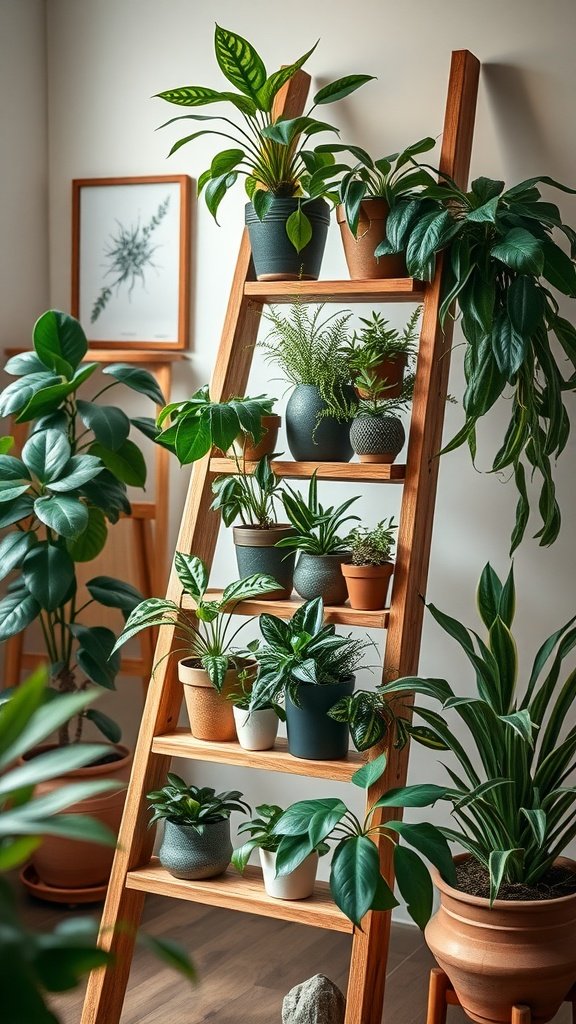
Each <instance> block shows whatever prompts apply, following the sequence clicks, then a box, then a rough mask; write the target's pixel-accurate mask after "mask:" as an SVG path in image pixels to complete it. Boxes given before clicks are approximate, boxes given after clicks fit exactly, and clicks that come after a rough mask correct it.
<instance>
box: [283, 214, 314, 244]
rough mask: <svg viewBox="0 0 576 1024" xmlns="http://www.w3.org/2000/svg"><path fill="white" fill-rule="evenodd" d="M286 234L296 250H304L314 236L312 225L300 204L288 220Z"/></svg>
mask: <svg viewBox="0 0 576 1024" xmlns="http://www.w3.org/2000/svg"><path fill="white" fill-rule="evenodd" d="M286 234H287V235H288V238H289V239H290V241H291V242H292V245H293V246H294V248H295V249H296V252H302V249H304V248H305V247H306V246H307V245H308V243H309V241H310V240H311V238H312V225H311V223H310V221H309V219H308V217H307V216H306V214H305V213H303V211H302V208H301V206H300V205H298V209H296V210H294V213H291V214H290V216H289V217H288V220H287V221H286Z"/></svg>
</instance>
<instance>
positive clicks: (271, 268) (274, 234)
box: [245, 199, 330, 281]
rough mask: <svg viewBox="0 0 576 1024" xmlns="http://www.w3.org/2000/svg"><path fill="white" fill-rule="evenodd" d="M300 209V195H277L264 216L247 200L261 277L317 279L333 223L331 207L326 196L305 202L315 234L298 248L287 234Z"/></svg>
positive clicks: (256, 263)
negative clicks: (261, 217) (288, 224)
mask: <svg viewBox="0 0 576 1024" xmlns="http://www.w3.org/2000/svg"><path fill="white" fill-rule="evenodd" d="M297 209H298V199H273V200H272V205H271V207H270V209H269V211H268V213H267V214H266V216H265V217H264V219H263V220H260V219H259V217H257V216H256V213H255V211H254V207H253V206H252V203H247V204H246V214H245V219H246V227H247V228H248V234H249V235H250V246H251V248H252V260H253V262H254V270H255V271H256V277H257V279H258V280H259V281H286V280H289V281H299V280H301V279H307V280H309V281H317V280H318V277H319V276H320V267H321V266H322V257H323V255H324V249H325V248H326V236H327V234H328V225H329V223H330V207H329V206H328V203H326V202H325V201H324V200H323V199H313V200H312V202H310V203H305V204H304V205H303V206H302V210H303V212H304V213H305V214H306V216H307V217H308V220H309V221H310V224H311V225H312V238H311V239H310V241H309V242H308V245H305V246H304V248H303V249H302V250H301V251H300V252H297V251H296V249H295V248H294V246H293V245H292V242H291V241H290V239H289V238H288V235H287V234H286V221H287V220H288V217H290V215H291V214H292V213H294V211H295V210H297Z"/></svg>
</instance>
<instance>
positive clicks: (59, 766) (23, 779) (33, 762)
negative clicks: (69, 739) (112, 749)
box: [0, 743, 109, 815]
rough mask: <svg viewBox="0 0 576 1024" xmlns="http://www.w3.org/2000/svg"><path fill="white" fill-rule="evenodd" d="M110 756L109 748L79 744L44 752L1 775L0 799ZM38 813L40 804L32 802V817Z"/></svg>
mask: <svg viewBox="0 0 576 1024" xmlns="http://www.w3.org/2000/svg"><path fill="white" fill-rule="evenodd" d="M107 753H109V749H108V747H106V746H105V745H104V744H102V743H78V744H71V745H70V746H68V747H57V748H55V749H53V750H45V751H43V752H42V753H41V754H38V756H36V757H33V758H31V759H30V760H27V761H25V762H24V763H23V764H20V765H18V766H17V767H16V768H12V769H11V770H10V771H9V772H6V773H5V774H4V775H2V776H0V796H2V797H5V796H6V795H7V794H9V793H15V792H16V790H18V789H21V788H23V787H24V786H37V785H38V783H39V782H46V781H48V780H49V779H57V778H58V777H59V776H61V775H67V774H68V773H69V772H73V771H75V770H76V769H77V768H83V767H85V765H87V764H90V763H91V762H93V761H95V760H97V758H99V757H103V756H104V755H105V754H107ZM73 802H74V799H72V800H70V801H69V802H68V803H65V804H63V805H62V806H64V807H67V806H69V805H70V803H73ZM36 810H37V804H36V803H35V802H32V807H31V813H32V815H34V814H35V813H36Z"/></svg>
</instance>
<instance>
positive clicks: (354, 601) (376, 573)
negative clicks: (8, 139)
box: [342, 562, 394, 612]
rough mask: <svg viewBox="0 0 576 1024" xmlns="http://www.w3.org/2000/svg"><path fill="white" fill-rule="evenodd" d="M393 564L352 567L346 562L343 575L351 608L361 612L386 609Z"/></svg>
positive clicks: (343, 566)
mask: <svg viewBox="0 0 576 1024" xmlns="http://www.w3.org/2000/svg"><path fill="white" fill-rule="evenodd" d="M393 572H394V563H393V562H384V564H383V565H352V563H351V562H345V563H344V564H343V565H342V573H343V575H344V579H345V580H346V586H347V588H348V597H349V598H350V607H351V608H357V609H358V610H359V611H366V612H368V611H378V609H380V608H385V607H386V602H387V599H388V588H389V586H390V578H391V576H392V573H393Z"/></svg>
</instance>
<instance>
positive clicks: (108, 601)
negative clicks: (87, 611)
mask: <svg viewBox="0 0 576 1024" xmlns="http://www.w3.org/2000/svg"><path fill="white" fill-rule="evenodd" d="M86 589H87V591H88V593H89V594H90V597H92V598H94V600H95V601H98V603H99V604H103V605H105V606H106V607H107V608H119V609H120V610H121V611H123V612H128V613H130V612H133V611H134V609H135V608H137V607H138V605H139V604H140V602H141V601H143V600H144V595H143V594H141V593H140V591H139V590H136V587H133V586H132V584H130V583H125V582H124V581H123V580H117V579H114V578H113V577H112V576H95V577H94V579H91V580H88V582H87V584H86Z"/></svg>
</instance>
